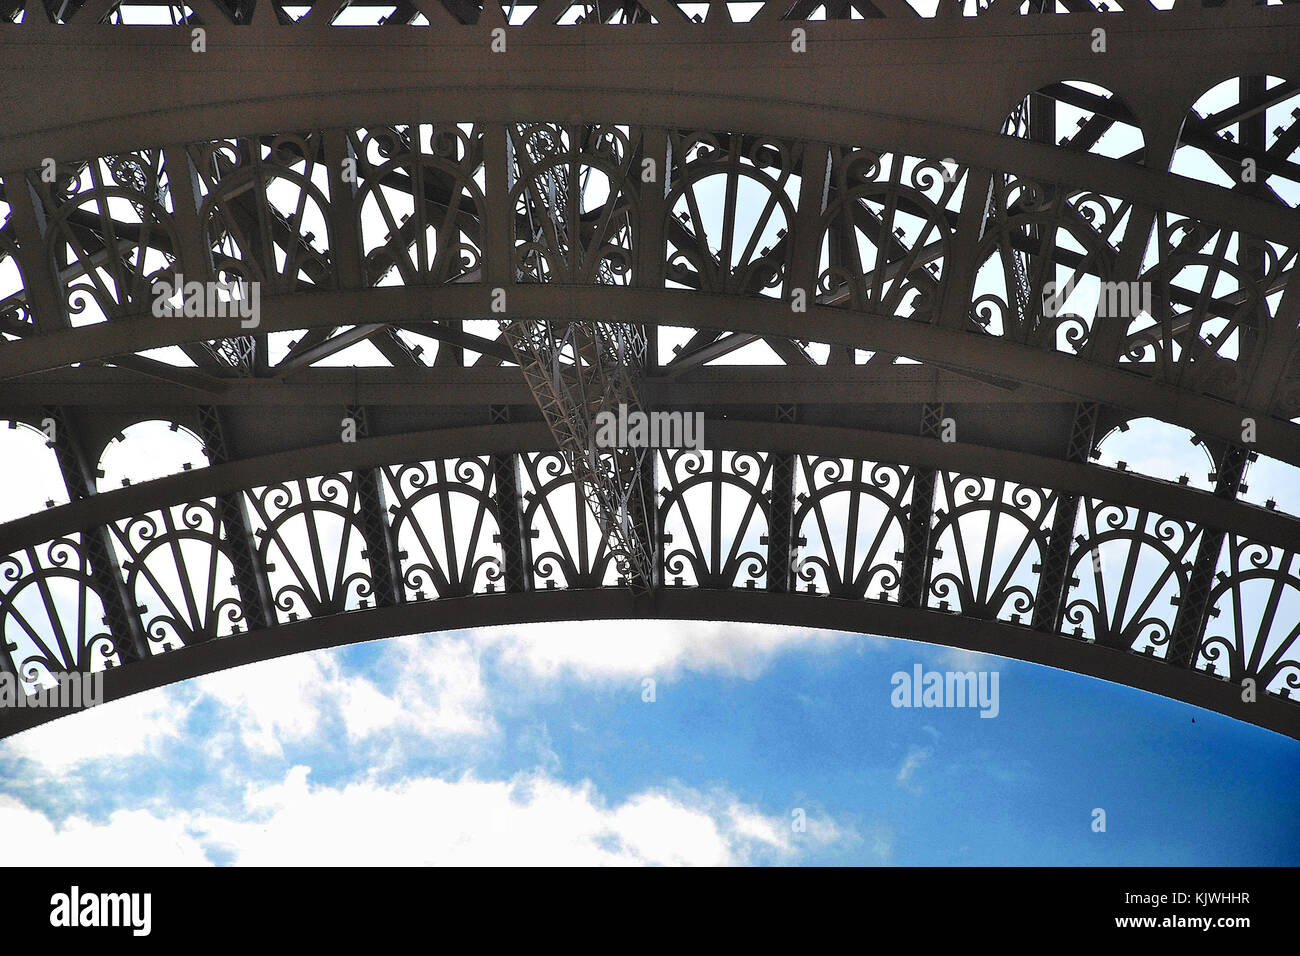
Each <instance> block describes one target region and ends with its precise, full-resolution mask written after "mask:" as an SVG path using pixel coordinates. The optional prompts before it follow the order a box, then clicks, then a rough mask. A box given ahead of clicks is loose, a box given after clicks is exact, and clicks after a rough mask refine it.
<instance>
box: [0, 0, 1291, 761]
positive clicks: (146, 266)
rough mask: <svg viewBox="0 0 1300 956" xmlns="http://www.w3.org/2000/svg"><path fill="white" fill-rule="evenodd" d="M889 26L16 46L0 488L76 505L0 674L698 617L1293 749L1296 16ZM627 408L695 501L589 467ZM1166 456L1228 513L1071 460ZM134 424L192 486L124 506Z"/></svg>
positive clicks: (112, 22)
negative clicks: (194, 295) (756, 625)
mask: <svg viewBox="0 0 1300 956" xmlns="http://www.w3.org/2000/svg"><path fill="white" fill-rule="evenodd" d="M915 3H916V5H915V6H913V5H912V3H910V2H908V0H843V2H839V0H835V2H827V3H812V2H802V0H801V2H794V0H765V2H760V0H756V2H753V3H740V2H723V0H710V2H701V3H676V2H672V0H628V2H620V3H577V4H574V3H571V2H569V0H559V2H553V0H542V2H540V3H539V4H535V5H529V6H525V5H521V4H514V5H509V4H507V5H505V6H504V7H503V6H500V5H497V4H495V3H488V4H486V5H483V4H480V3H476V2H473V0H418V2H411V0H399V2H397V3H396V4H394V3H388V4H383V5H378V4H360V3H352V4H350V5H346V4H345V5H339V4H337V3H334V4H328V3H315V4H312V3H306V2H304V3H303V4H300V5H292V4H270V3H267V2H266V0H262V2H261V3H258V4H257V5H256V6H254V5H253V4H244V3H239V4H235V5H231V4H228V3H222V2H217V0H192V2H190V3H189V4H187V5H181V4H175V5H170V6H169V5H167V4H156V5H147V4H144V5H142V4H123V3H119V2H117V0H92V2H88V3H85V4H81V5H77V4H75V3H62V4H59V3H52V2H47V3H44V4H40V3H32V4H28V5H26V6H24V4H22V3H17V4H15V3H0V21H3V22H0V89H3V90H4V91H5V93H6V107H5V108H6V118H5V122H4V127H3V133H2V134H0V183H2V185H3V202H0V218H3V221H4V226H3V229H0V333H2V334H3V335H4V339H5V341H4V342H3V344H0V404H2V405H3V408H2V409H0V418H4V419H6V420H8V421H9V422H12V423H15V425H17V426H18V427H19V428H20V431H21V430H22V429H23V428H24V427H26V428H30V429H37V430H40V431H41V432H42V437H44V436H49V437H50V447H49V448H48V449H46V448H45V447H44V446H41V445H39V443H38V446H37V448H36V451H35V452H33V460H32V462H24V461H21V460H14V461H8V462H6V465H7V467H8V469H9V470H10V473H11V478H10V480H11V481H15V482H16V481H20V480H21V476H22V475H24V474H25V473H35V472H29V469H32V468H35V467H36V461H37V459H39V458H40V456H41V455H43V454H48V456H50V457H51V460H52V461H55V462H56V463H57V467H58V469H59V473H61V475H62V479H63V482H62V484H63V486H62V487H60V488H53V489H51V490H50V494H49V497H50V498H51V499H52V500H53V501H54V504H53V506H52V507H48V508H45V509H44V510H37V511H35V512H34V513H30V514H16V515H15V514H9V515H8V516H9V517H10V518H11V520H9V521H7V522H6V523H4V524H3V525H0V670H3V671H5V672H8V673H11V674H14V675H17V676H18V677H19V678H20V679H21V680H22V681H24V682H25V683H26V685H27V686H29V687H30V686H34V685H35V684H37V683H40V682H42V681H47V680H48V679H50V677H51V675H54V674H57V673H60V672H64V671H75V670H87V669H92V668H94V669H98V668H102V667H105V666H109V667H110V671H109V673H108V675H107V679H106V685H107V691H108V695H109V697H110V698H111V697H120V696H124V695H127V694H130V693H134V692H137V691H139V690H142V689H145V688H149V687H154V686H158V685H161V684H164V683H167V682H170V681H174V680H178V679H182V678H185V677H188V676H193V675H197V674H202V673H206V672H209V671H212V670H215V669H219V668H223V667H228V666H233V665H235V664H239V663H243V662H248V661H254V660H259V659H265V658H269V657H274V656H278V655H282V654H287V653H293V652H296V651H300V650H306V649H310V648H317V647H324V646H330V645H336V644H342V643H347V642H351V641H357V640H366V639H371V638H378V637H384V636H390V635H395V634H402V633H412V632H418V631H430V630H440V629H445V628H454V627H464V626H471V625H484V624H490V623H504V622H522V621H536V620H553V619H568V618H620V617H629V616H643V617H658V618H715V619H733V620H745V621H767V622H773V623H785V624H801V625H819V626H826V627H835V628H843V629H848V630H854V631H863V632H870V633H877V634H886V635H894V636H902V637H908V638H913V639H918V640H923V641H930V642H934V643H941V644H948V645H953V646H957V647H964V648H970V649H974V650H980V651H988V652H992V653H997V654H1002V655H1006V656H1010V657H1016V658H1022V659H1025V660H1031V661H1038V662H1041V663H1046V664H1049V665H1052V666H1057V667H1062V668H1066V669H1070V670H1073V671H1077V672H1079V673H1084V674H1091V675H1095V676H1098V677H1102V678H1105V679H1108V680H1113V681H1118V682H1122V683H1125V684H1129V685H1132V686H1135V687H1141V688H1145V689H1148V690H1152V691H1154V692H1157V693H1161V694H1165V695H1167V696H1170V697H1173V698H1177V699H1181V700H1185V701H1189V702H1192V703H1196V704H1199V705H1202V706H1205V707H1209V708H1212V709H1214V710H1217V711H1220V712H1223V713H1227V714H1231V715H1233V716H1235V717H1238V718H1241V719H1243V720H1248V721H1251V722H1253V723H1256V724H1259V725H1262V726H1265V727H1270V728H1272V729H1274V730H1277V731H1279V732H1282V733H1286V734H1289V735H1291V736H1300V708H1297V705H1296V702H1295V701H1294V700H1292V699H1291V697H1292V695H1293V693H1294V692H1295V690H1296V689H1297V688H1300V648H1298V647H1297V638H1298V635H1300V518H1298V517H1297V516H1296V515H1294V514H1291V513H1288V512H1287V511H1286V505H1285V503H1284V506H1283V508H1281V509H1278V508H1273V507H1271V506H1258V505H1255V504H1251V503H1249V502H1248V501H1246V500H1245V499H1243V498H1242V497H1241V492H1242V488H1243V484H1244V479H1245V476H1246V472H1247V468H1248V466H1249V464H1250V462H1251V460H1252V459H1253V458H1254V457H1255V456H1259V457H1261V458H1268V459H1272V460H1273V461H1274V462H1275V463H1277V465H1278V467H1288V466H1289V467H1300V428H1298V427H1297V425H1296V420H1297V417H1300V354H1298V350H1297V345H1298V344H1300V333H1298V331H1297V323H1298V321H1300V281H1298V280H1296V278H1295V265H1296V259H1297V254H1298V250H1300V213H1297V211H1296V204H1297V201H1300V162H1297V156H1296V150H1297V146H1298V145H1300V122H1298V121H1297V119H1296V115H1293V114H1292V112H1291V110H1292V107H1293V106H1297V105H1300V99H1298V97H1300V76H1298V75H1297V74H1296V69H1297V63H1300V56H1298V55H1297V54H1298V53H1300V8H1298V7H1297V6H1295V5H1292V4H1282V5H1267V6H1265V5H1252V4H1250V3H1245V2H1229V3H1225V4H1219V5H1214V6H1201V5H1197V4H1190V3H1185V2H1183V0H1177V2H1174V3H1172V4H1171V5H1170V6H1171V9H1156V8H1155V7H1154V6H1153V5H1152V4H1151V3H1150V2H1149V0H1141V2H1140V3H1139V2H1135V0H1120V3H1115V2H1111V0H1105V2H1097V3H1093V2H1091V0H1061V2H1058V3H1055V4H1053V5H1050V6H1047V7H1045V6H1044V5H1043V4H1042V3H1038V2H1034V0H1030V2H1024V3H1020V4H1016V3H1014V2H1011V0H994V2H992V3H989V4H983V3H973V2H971V3H965V4H954V3H950V2H946V0H944V2H939V3H938V4H937V5H936V4H933V3H931V4H929V5H928V6H927V5H926V4H925V3H924V2H923V0H915ZM1121 4H1122V6H1123V9H1122V10H1121V9H1119V7H1120V6H1121ZM1103 8H1108V9H1103ZM146 21H148V22H156V23H161V24H165V25H143V23H144V22H146ZM133 24H137V25H133ZM350 24H355V25H350ZM196 30H197V31H200V32H197V33H196ZM1099 31H1100V32H1099ZM1225 81H1227V82H1225ZM1208 91H1213V92H1212V94H1211V95H1208V96H1207V92H1208ZM1298 115H1300V114H1298ZM178 277H184V279H185V280H186V281H195V282H199V283H207V284H213V283H218V282H221V283H227V282H231V281H235V280H238V281H241V282H244V283H256V288H257V289H258V290H259V291H260V299H259V306H260V309H259V312H258V314H257V316H256V320H255V321H252V320H250V319H248V318H246V317H243V316H241V315H239V314H225V315H215V314H213V312H212V310H211V309H198V310H197V312H198V314H192V315H189V316H186V315H184V314H182V315H166V314H159V311H158V308H157V305H158V302H159V297H158V293H157V291H156V289H157V284H158V283H160V282H168V283H173V282H176V281H177V279H178ZM250 288H251V286H250ZM1071 290H1077V291H1078V292H1079V295H1078V296H1077V297H1070V295H1069V293H1070V291H1071ZM619 402H623V403H626V404H629V405H631V406H634V407H638V408H646V409H656V410H678V411H692V412H693V411H697V410H698V411H703V412H704V413H705V416H706V419H705V432H704V435H705V445H706V450H705V451H704V452H703V453H702V454H695V453H692V452H690V451H687V450H682V449H658V450H655V451H652V452H638V451H637V450H630V449H624V450H615V451H613V452H610V453H606V454H603V455H593V454H591V453H590V450H591V445H590V441H589V438H588V435H589V427H590V422H591V416H592V415H594V413H595V412H596V411H598V410H602V409H608V408H610V407H611V406H612V405H616V404H618V403H619ZM578 410H582V411H581V414H579V412H578ZM1143 417H1146V418H1154V419H1157V420H1159V421H1161V422H1164V423H1167V424H1168V425H1169V426H1170V427H1171V428H1178V429H1185V430H1186V431H1187V432H1190V433H1191V434H1192V435H1194V436H1195V437H1196V439H1197V440H1198V441H1199V442H1200V443H1201V446H1202V448H1203V449H1204V450H1205V451H1206V452H1208V454H1209V461H1210V462H1212V465H1211V467H1210V469H1208V470H1210V471H1211V474H1210V476H1209V477H1208V479H1206V480H1202V479H1205V476H1201V475H1194V476H1192V478H1194V479H1196V480H1194V481H1193V480H1188V481H1185V482H1179V481H1176V480H1175V481H1167V480H1164V479H1162V478H1159V477H1155V476H1153V475H1148V474H1142V473H1138V472H1137V471H1134V470H1132V469H1125V468H1122V467H1107V466H1103V465H1102V464H1099V463H1096V462H1094V461H1093V460H1092V458H1093V457H1094V456H1095V453H1096V451H1097V447H1098V443H1099V441H1100V440H1101V439H1102V438H1103V437H1104V436H1106V435H1107V434H1108V433H1110V432H1112V431H1113V430H1114V429H1115V428H1117V427H1122V426H1123V425H1124V424H1125V423H1126V422H1128V421H1130V420H1133V419H1136V418H1143ZM146 421H162V422H167V423H169V424H172V425H175V426H178V427H179V428H181V429H183V430H185V431H186V432H188V433H192V435H193V436H194V437H193V444H194V447H195V449H196V450H197V452H196V455H195V460H193V461H192V462H190V464H191V465H192V466H193V467H191V468H189V469H188V470H182V471H178V472H177V473H175V474H171V475H167V476H165V477H157V478H153V479H151V480H135V481H131V482H130V483H127V484H124V485H121V486H119V487H109V486H108V485H107V478H104V477H101V476H100V474H99V472H100V471H101V470H102V460H103V454H104V451H105V449H106V448H110V447H119V446H120V447H121V448H122V449H126V448H127V446H128V445H129V444H130V443H131V442H132V441H135V439H134V438H132V435H133V434H135V433H134V432H133V427H134V426H136V425H138V423H141V422H146ZM19 423H21V424H19ZM0 434H2V433H0ZM24 434H30V432H24ZM115 443H116V444H115ZM138 447H145V446H138ZM584 449H585V450H586V452H587V453H586V454H583V453H582V452H583V450H584ZM148 457H149V456H148V455H145V456H143V457H141V458H139V459H138V460H140V461H141V463H142V465H147V464H148V461H147V459H148ZM132 460H136V459H132ZM146 470H147V469H146ZM589 497H594V498H595V499H596V501H595V506H594V510H593V508H591V507H589V506H588V498H589ZM602 509H603V510H602ZM597 515H614V516H615V519H614V520H611V521H607V522H605V523H604V524H602V522H601V521H600V520H599V519H598V518H597V517H596V516H597ZM620 556H621V557H620ZM620 562H621V563H622V564H623V567H622V569H621V570H620V567H619V565H620ZM625 585H631V587H628V586H625ZM610 639H611V640H617V639H618V636H617V634H616V633H611V637H610ZM1245 681H1253V682H1254V684H1255V686H1256V687H1257V699H1256V700H1250V699H1248V698H1249V696H1250V695H1249V694H1248V693H1247V692H1246V691H1245V690H1244V688H1243V682H1245ZM54 714H55V712H53V711H42V710H32V709H13V710H8V711H0V733H11V732H14V731H16V730H19V729H22V728H23V727H26V726H30V725H32V724H34V723H37V722H39V721H41V720H44V719H48V718H49V717H51V716H53V715H54Z"/></svg>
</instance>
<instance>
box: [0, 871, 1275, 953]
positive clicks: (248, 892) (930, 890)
mask: <svg viewBox="0 0 1300 956" xmlns="http://www.w3.org/2000/svg"><path fill="white" fill-rule="evenodd" d="M3 873H4V879H5V880H6V882H7V884H8V885H7V886H6V887H5V888H4V891H3V899H4V901H5V904H4V907H3V912H4V916H5V920H4V922H5V929H6V930H7V933H6V936H7V938H9V939H10V940H11V941H14V942H18V941H22V942H24V943H30V942H33V941H35V940H36V939H41V940H49V941H51V942H58V941H60V938H62V942H64V943H67V944H69V945H76V944H78V943H80V944H87V943H89V944H95V943H98V942H100V941H105V942H106V941H108V940H109V939H110V938H111V939H113V940H114V941H115V942H117V943H119V944H125V945H127V946H131V945H134V944H139V943H147V942H148V941H163V942H166V943H169V944H171V943H181V942H191V941H201V942H202V943H204V944H217V945H220V944H221V943H223V942H226V941H230V942H234V941H239V942H242V943H250V942H254V941H255V942H256V943H257V945H258V946H259V947H261V946H265V945H268V944H269V945H273V946H274V945H278V944H279V943H281V942H282V943H283V944H284V945H286V946H288V945H293V946H301V945H302V944H304V943H307V944H311V943H314V942H322V943H329V944H331V945H338V944H340V943H341V942H342V941H344V940H346V939H349V938H351V937H353V936H355V937H356V938H358V939H362V940H370V941H371V942H375V941H377V938H378V937H382V936H383V935H385V934H387V933H389V932H394V931H396V930H398V929H399V928H406V927H409V928H411V929H414V930H416V931H417V932H418V931H420V930H429V929H435V930H436V929H437V928H438V927H440V926H441V927H445V928H446V929H451V928H452V927H460V928H461V929H462V930H464V929H469V928H471V927H478V928H480V931H483V930H486V932H487V933H489V934H490V935H491V937H492V940H493V942H495V943H497V944H498V945H499V941H500V937H501V936H502V935H506V936H516V937H517V938H518V939H520V940H532V941H534V942H536V941H538V940H539V938H541V939H545V938H548V937H549V938H551V939H554V938H556V937H557V936H561V937H565V936H567V937H569V938H574V937H577V938H582V939H587V940H589V941H590V942H593V943H594V942H596V941H597V940H602V939H603V940H605V941H606V942H608V943H617V941H619V940H622V941H624V942H627V943H631V942H632V940H633V939H634V937H636V936H643V937H644V938H646V939H653V938H656V937H660V938H666V939H672V940H679V941H684V940H685V939H687V938H689V939H692V940H694V941H697V942H698V941H699V940H700V939H701V938H717V939H719V940H726V941H728V942H730V943H733V944H734V943H735V942H736V941H738V940H743V939H746V938H750V937H754V938H757V939H762V940H763V941H765V942H770V941H769V940H767V939H766V934H767V933H769V932H771V931H772V929H773V927H774V926H777V927H779V926H780V924H782V923H785V924H787V926H786V927H785V928H786V929H787V930H788V931H790V932H796V933H801V934H805V935H806V936H807V937H808V938H809V941H813V940H815V939H818V938H821V937H825V936H827V935H829V934H833V933H835V932H836V931H837V930H836V928H837V927H838V932H841V933H842V932H844V931H845V929H846V927H853V929H852V932H853V934H854V935H856V936H859V937H861V938H863V939H864V940H865V939H869V938H871V937H872V936H874V935H875V934H877V933H879V932H880V931H884V930H890V929H894V930H897V931H899V932H902V933H904V934H905V935H906V934H908V933H916V934H919V935H918V942H920V941H921V940H924V941H925V942H935V941H941V940H944V939H948V938H951V939H960V940H963V941H973V940H975V939H980V940H987V941H992V940H997V939H999V938H1001V939H1007V940H1013V939H1017V938H1021V937H1026V938H1027V937H1031V936H1037V935H1038V934H1040V933H1042V932H1048V933H1051V934H1053V935H1054V936H1056V937H1057V938H1064V939H1069V938H1091V937H1096V936H1099V935H1104V936H1107V937H1112V938H1117V939H1118V938H1123V937H1125V936H1135V937H1139V938H1145V939H1147V940H1150V939H1152V938H1161V937H1169V938H1177V939H1184V938H1185V937H1186V936H1187V934H1199V935H1201V936H1204V937H1209V938H1213V939H1214V940H1216V941H1224V942H1226V941H1230V940H1233V939H1238V938H1241V936H1240V934H1243V933H1247V934H1252V933H1256V932H1259V931H1261V930H1262V931H1264V932H1265V933H1268V934H1269V935H1270V938H1280V934H1281V933H1284V932H1286V931H1287V930H1288V928H1290V927H1293V926H1294V909H1295V901H1294V893H1293V892H1292V891H1291V890H1288V887H1293V886H1294V874H1293V873H1292V872H1291V871H1287V870H1267V869H1254V870H1252V869H1188V868H1180V869H1091V870H1089V869H928V870H927V869H894V870H878V869H804V870H794V869H771V870H757V869H748V870H736V871H730V872H725V873H722V872H702V871H699V870H695V871H687V872H665V871H658V872H653V871H641V872H626V871H624V872H619V873H606V872H600V873H597V872H594V871H592V870H581V869H575V870H558V871H551V872H545V873H543V872H539V871H538V870H528V869H512V870H493V869H483V870H457V871H454V872H451V871H446V870H441V871H438V870H433V871H427V870H415V869H410V870H407V869H337V870H334V869H311V870H305V869H208V870H203V869H195V870H180V869H177V870H160V869H128V868H122V869H59V868H54V869H38V868H20V867H10V868H7V869H6V870H4V871H3ZM1288 917H1290V918H1288ZM665 933H670V934H671V935H669V936H667V937H662V935H661V934H665ZM683 934H689V935H688V936H684V935H683ZM424 938H425V939H426V940H427V941H428V942H432V943H435V944H436V942H437V937H434V938H433V939H430V938H429V937H427V936H426V937H424Z"/></svg>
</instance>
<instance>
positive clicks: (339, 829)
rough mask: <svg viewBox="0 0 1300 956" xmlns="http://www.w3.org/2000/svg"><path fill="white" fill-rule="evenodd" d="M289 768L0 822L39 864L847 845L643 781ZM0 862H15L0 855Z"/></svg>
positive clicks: (724, 855)
mask: <svg viewBox="0 0 1300 956" xmlns="http://www.w3.org/2000/svg"><path fill="white" fill-rule="evenodd" d="M309 773H310V771H309V770H308V768H307V767H303V766H298V767H294V768H293V769H291V770H290V771H289V772H288V773H287V774H286V775H285V777H284V779H283V780H282V781H280V782H277V783H275V784H272V785H270V786H261V787H259V786H253V787H249V788H248V790H247V791H246V793H245V797H244V812H243V813H242V814H240V815H237V816H235V815H222V814H209V813H193V814H191V813H185V812H173V813H169V814H165V815H156V814H154V813H150V812H148V811H143V810H136V811H125V810H123V811H118V812H116V813H114V814H112V815H111V817H110V818H109V819H108V820H107V822H105V823H98V824H97V823H91V822H89V821H87V820H85V819H83V818H80V817H73V818H70V819H69V820H68V821H67V822H65V823H64V824H63V825H62V826H58V827H56V826H54V825H53V824H52V823H51V822H50V821H49V819H48V818H46V817H45V816H44V815H43V814H41V813H40V812H38V811H35V810H32V809H29V808H27V807H25V806H23V805H22V804H21V803H19V802H18V801H16V800H14V799H12V798H9V797H0V828H3V831H4V832H15V833H23V834H24V838H23V841H22V844H23V850H22V852H23V856H24V860H32V861H39V862H41V863H49V864H69V865H71V864H75V865H77V866H96V865H188V864H196V863H203V862H205V859H206V858H207V856H206V855H207V854H212V855H213V856H216V857H218V858H221V859H223V860H229V861H230V862H232V863H235V864H239V865H244V866H261V865H289V866H313V865H343V866H348V865H363V864H364V865H379V866H385V865H392V866H398V865H421V864H432V865H686V866H724V865H743V864H751V863H763V862H778V863H780V862H794V861H795V860H796V859H797V858H798V856H799V855H800V854H801V852H803V850H804V849H805V848H806V846H808V845H813V846H824V845H825V844H826V840H825V839H824V835H825V834H834V835H836V837H837V838H838V839H844V840H847V841H852V842H858V838H857V835H856V833H855V832H853V831H852V830H851V829H845V828H843V827H840V826H839V825H837V824H835V823H834V821H829V820H827V821H822V820H818V819H810V820H809V824H810V827H809V829H810V832H812V830H813V828H814V825H816V826H820V827H821V831H822V834H823V837H822V838H818V839H814V840H811V841H806V842H804V841H800V840H797V839H796V838H794V837H793V836H792V834H791V832H790V826H789V822H788V820H785V819H783V818H782V817H779V816H773V817H769V816H765V815H764V814H763V813H762V812H761V811H759V810H758V809H756V808H754V807H752V806H748V805H746V804H743V803H741V802H740V801H738V800H736V799H735V798H734V797H733V796H729V795H727V794H724V793H717V794H709V795H705V794H700V793H697V792H695V791H692V790H687V789H680V790H664V789H652V790H647V791H644V792H642V793H639V794H636V795H633V796H631V797H629V798H628V799H626V800H625V801H623V802H622V803H620V804H617V805H615V806H610V805H608V804H607V801H606V800H604V799H603V798H602V797H601V795H600V794H599V793H598V792H597V791H596V789H595V787H594V786H593V785H592V784H591V783H590V782H583V783H581V784H577V785H569V784H565V783H563V782H561V781H557V780H555V779H554V778H552V777H550V776H548V775H546V774H544V773H540V772H538V773H533V774H521V775H519V776H516V777H514V778H512V779H510V780H480V779H477V778H475V777H474V776H473V775H466V776H464V777H462V778H460V779H459V780H443V779H438V778H434V777H421V778H416V779H411V780H406V781H402V782H399V783H392V784H384V783H378V782H375V781H361V782H354V783H350V784H347V785H345V786H341V787H330V786H313V785H311V783H310V782H309V780H308V777H309ZM0 862H7V863H12V862H17V861H15V860H7V861H6V860H3V859H2V853H0Z"/></svg>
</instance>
